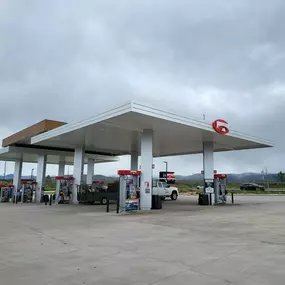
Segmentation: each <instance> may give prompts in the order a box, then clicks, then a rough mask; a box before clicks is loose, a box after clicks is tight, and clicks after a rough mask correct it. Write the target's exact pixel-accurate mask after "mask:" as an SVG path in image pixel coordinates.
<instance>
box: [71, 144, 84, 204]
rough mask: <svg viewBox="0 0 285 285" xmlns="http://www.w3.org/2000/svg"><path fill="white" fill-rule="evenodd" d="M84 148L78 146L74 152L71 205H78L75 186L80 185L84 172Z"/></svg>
mask: <svg viewBox="0 0 285 285" xmlns="http://www.w3.org/2000/svg"><path fill="white" fill-rule="evenodd" d="M84 153H85V150H84V147H83V146H78V147H76V148H75V150H74V169H73V178H74V180H73V185H72V204H78V200H77V186H80V185H81V181H82V176H83V170H84Z"/></svg>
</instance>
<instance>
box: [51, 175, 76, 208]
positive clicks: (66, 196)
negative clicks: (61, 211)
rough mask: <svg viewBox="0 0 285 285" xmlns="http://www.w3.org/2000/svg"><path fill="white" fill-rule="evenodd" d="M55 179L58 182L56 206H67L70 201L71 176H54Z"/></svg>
mask: <svg viewBox="0 0 285 285" xmlns="http://www.w3.org/2000/svg"><path fill="white" fill-rule="evenodd" d="M55 179H56V181H59V188H58V189H57V193H56V201H58V204H69V203H70V201H71V193H72V185H73V180H74V178H73V176H56V177H55Z"/></svg>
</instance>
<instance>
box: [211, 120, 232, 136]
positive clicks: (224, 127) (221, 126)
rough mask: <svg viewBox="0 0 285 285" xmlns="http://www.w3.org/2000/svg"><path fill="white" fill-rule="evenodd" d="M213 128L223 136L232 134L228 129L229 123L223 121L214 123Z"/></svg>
mask: <svg viewBox="0 0 285 285" xmlns="http://www.w3.org/2000/svg"><path fill="white" fill-rule="evenodd" d="M212 126H213V129H214V130H215V131H216V132H217V133H219V134H221V135H226V134H228V133H229V132H230V130H229V128H228V122H227V121H225V120H222V119H219V120H216V121H214V122H213V124H212Z"/></svg>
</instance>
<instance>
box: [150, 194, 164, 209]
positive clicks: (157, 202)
mask: <svg viewBox="0 0 285 285" xmlns="http://www.w3.org/2000/svg"><path fill="white" fill-rule="evenodd" d="M151 202H152V203H151V209H152V210H160V209H161V208H162V202H161V198H160V196H159V195H152V196H151Z"/></svg>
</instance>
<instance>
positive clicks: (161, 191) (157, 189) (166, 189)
mask: <svg viewBox="0 0 285 285" xmlns="http://www.w3.org/2000/svg"><path fill="white" fill-rule="evenodd" d="M152 194H153V195H159V196H161V199H162V200H164V199H165V198H170V199H171V200H174V201H175V200H177V198H178V196H179V191H178V188H177V187H173V186H170V185H168V184H167V183H165V182H159V181H153V188H152Z"/></svg>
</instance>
